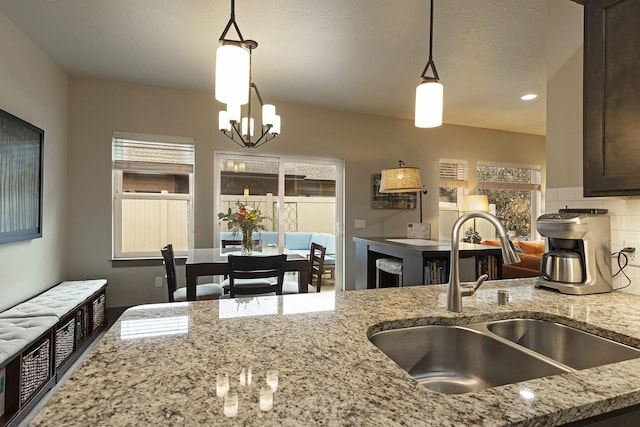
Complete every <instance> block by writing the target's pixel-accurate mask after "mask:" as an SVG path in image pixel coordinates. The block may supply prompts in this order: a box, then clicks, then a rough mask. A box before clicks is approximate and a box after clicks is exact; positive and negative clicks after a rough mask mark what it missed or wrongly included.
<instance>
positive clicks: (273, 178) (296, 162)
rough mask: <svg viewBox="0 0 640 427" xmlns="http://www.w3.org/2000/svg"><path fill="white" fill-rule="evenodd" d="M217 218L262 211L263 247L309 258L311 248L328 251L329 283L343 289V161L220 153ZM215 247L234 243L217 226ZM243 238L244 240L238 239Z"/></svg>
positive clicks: (224, 227)
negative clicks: (241, 207)
mask: <svg viewBox="0 0 640 427" xmlns="http://www.w3.org/2000/svg"><path fill="white" fill-rule="evenodd" d="M214 173H215V178H214V188H215V192H216V193H215V194H216V197H215V199H214V200H215V201H214V209H215V210H214V212H216V213H217V212H227V211H228V209H229V208H231V209H232V210H234V209H235V208H236V207H237V204H238V203H242V204H248V205H249V206H251V207H253V208H256V209H260V210H261V211H262V213H263V215H264V216H265V217H267V219H266V220H265V221H264V224H265V228H266V229H265V231H264V232H261V233H259V235H258V238H259V240H260V241H261V242H260V244H261V245H262V246H263V247H268V246H271V247H278V248H281V249H284V248H286V249H287V250H290V251H299V252H300V253H306V252H308V250H309V245H310V243H311V242H316V243H319V244H321V245H323V246H325V247H326V248H327V251H326V252H327V254H326V256H325V267H326V268H325V269H326V276H325V277H326V279H323V281H324V282H325V283H326V284H327V286H326V287H325V286H323V289H325V288H326V289H329V288H330V286H331V284H333V283H335V285H336V287H337V288H338V289H342V288H343V285H342V277H343V275H342V259H343V255H342V248H343V247H344V245H343V236H342V233H341V232H340V231H341V230H342V218H343V217H344V214H343V202H342V182H343V181H342V177H343V163H342V161H341V160H338V159H322V158H298V157H287V156H260V155H241V154H238V153H224V152H217V153H215V168H214ZM215 220H216V224H214V233H215V236H214V241H215V242H216V245H219V244H220V242H221V240H222V239H228V238H230V234H229V233H230V232H229V231H228V230H227V224H226V223H225V222H220V221H218V220H217V215H216V218H215ZM236 238H239V237H236Z"/></svg>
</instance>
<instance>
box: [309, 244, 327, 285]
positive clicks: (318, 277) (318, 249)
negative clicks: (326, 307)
mask: <svg viewBox="0 0 640 427" xmlns="http://www.w3.org/2000/svg"><path fill="white" fill-rule="evenodd" d="M326 251H327V248H325V247H324V246H322V245H319V244H317V243H311V249H310V250H309V284H310V285H311V286H314V284H313V280H314V277H315V281H316V283H315V287H316V292H320V288H321V287H322V273H323V272H324V255H325V253H326Z"/></svg>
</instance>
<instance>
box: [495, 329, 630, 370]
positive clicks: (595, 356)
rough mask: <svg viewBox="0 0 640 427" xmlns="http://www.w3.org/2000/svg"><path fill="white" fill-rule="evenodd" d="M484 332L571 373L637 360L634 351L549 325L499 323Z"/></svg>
mask: <svg viewBox="0 0 640 427" xmlns="http://www.w3.org/2000/svg"><path fill="white" fill-rule="evenodd" d="M487 329H488V330H489V331H490V332H492V333H494V334H496V335H498V336H500V337H502V338H505V339H507V340H509V341H512V342H514V343H516V344H519V345H521V346H523V347H526V348H528V349H530V350H533V351H535V352H536V353H540V354H542V355H544V356H547V357H549V358H551V359H553V360H555V361H557V362H560V363H562V364H564V365H567V366H570V367H571V368H574V369H586V368H592V367H595V366H601V365H606V364H609V363H616V362H621V361H623V360H629V359H635V358H637V357H640V350H638V349H636V348H633V347H629V346H627V345H624V344H620V343H617V342H615V341H611V340H608V339H606V338H601V337H598V336H596V335H592V334H590V333H587V332H583V331H580V330H578V329H574V328H571V327H569V326H565V325H561V324H559V323H555V322H550V321H544V320H534V319H509V320H499V321H495V322H489V323H487Z"/></svg>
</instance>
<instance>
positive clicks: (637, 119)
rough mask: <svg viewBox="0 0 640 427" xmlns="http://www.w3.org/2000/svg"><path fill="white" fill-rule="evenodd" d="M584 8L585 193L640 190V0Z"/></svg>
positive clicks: (593, 1)
mask: <svg viewBox="0 0 640 427" xmlns="http://www.w3.org/2000/svg"><path fill="white" fill-rule="evenodd" d="M584 12H585V30H584V36H585V39H584V49H585V51H584V52H585V57H584V162H583V166H584V171H583V177H584V195H585V196H612V195H626V196H632V195H640V36H639V34H638V28H640V0H589V1H587V2H586V3H585V11H584Z"/></svg>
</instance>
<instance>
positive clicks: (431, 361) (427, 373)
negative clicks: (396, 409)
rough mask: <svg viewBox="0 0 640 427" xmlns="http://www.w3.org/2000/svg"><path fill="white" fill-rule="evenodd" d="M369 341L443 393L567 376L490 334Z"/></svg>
mask: <svg viewBox="0 0 640 427" xmlns="http://www.w3.org/2000/svg"><path fill="white" fill-rule="evenodd" d="M369 339H370V340H371V342H372V343H373V344H374V345H375V346H376V347H378V348H379V349H380V350H381V351H382V352H383V353H385V354H386V355H387V356H389V357H390V358H391V359H392V360H393V361H394V362H396V363H397V364H398V365H399V366H400V367H401V368H402V369H404V370H405V371H406V372H408V373H409V374H410V375H411V376H412V377H413V378H415V379H416V380H417V381H418V382H419V383H421V384H422V385H424V386H425V387H426V388H428V389H430V390H433V391H437V392H440V393H445V394H460V393H468V392H473V391H478V390H482V389H486V388H490V387H495V386H498V385H503V384H509V383H515V382H519V381H525V380H529V379H533V378H539V377H544V376H548V375H555V374H560V373H564V372H568V370H565V369H562V368H561V367H558V366H555V365H553V364H552V363H549V362H548V361H545V360H543V359H540V358H537V357H535V356H532V355H530V354H528V353H526V352H524V351H520V350H518V349H517V348H515V347H514V346H511V345H509V344H505V343H503V342H501V341H499V340H497V339H495V338H492V337H491V336H490V335H488V334H486V333H482V332H479V331H476V330H470V329H466V328H462V327H456V326H441V325H428V326H416V327H411V328H402V329H392V330H387V331H382V332H378V333H376V334H374V335H372V336H371V337H370V338H369Z"/></svg>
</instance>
